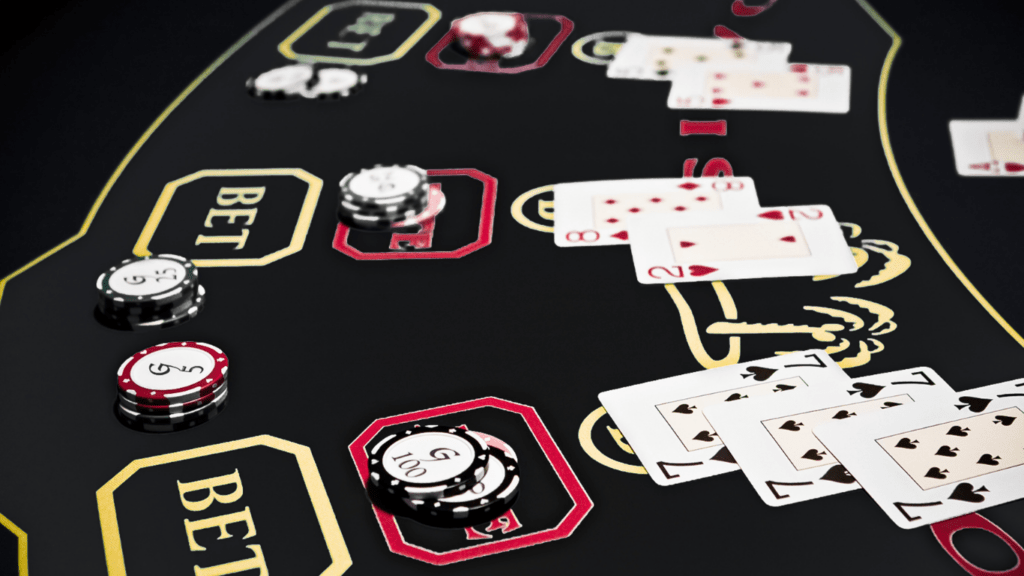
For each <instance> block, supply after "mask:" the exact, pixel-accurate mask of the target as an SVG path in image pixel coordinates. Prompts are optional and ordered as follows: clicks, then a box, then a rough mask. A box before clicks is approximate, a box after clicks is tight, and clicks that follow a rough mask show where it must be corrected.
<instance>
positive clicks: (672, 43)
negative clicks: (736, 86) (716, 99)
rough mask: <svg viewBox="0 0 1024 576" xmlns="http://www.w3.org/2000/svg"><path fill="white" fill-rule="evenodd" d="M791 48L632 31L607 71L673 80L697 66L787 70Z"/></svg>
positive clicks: (779, 44) (630, 76) (615, 75)
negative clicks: (649, 34) (677, 75)
mask: <svg viewBox="0 0 1024 576" xmlns="http://www.w3.org/2000/svg"><path fill="white" fill-rule="evenodd" d="M792 50H793V46H792V45H791V44H789V43H787V42H755V41H752V40H745V39H741V38H737V39H729V40H724V39H721V38H693V37H685V36H647V35H644V34H636V33H631V34H628V35H627V36H626V42H625V43H624V44H623V45H622V47H621V48H619V50H618V52H616V54H615V59H614V60H612V62H611V63H610V64H609V65H608V70H607V73H608V77H609V78H627V79H633V80H671V79H672V77H673V76H674V75H675V74H678V73H680V72H681V71H683V70H687V69H689V68H691V67H694V66H711V65H713V66H715V67H716V68H719V69H726V70H732V69H736V68H743V69H771V70H784V69H785V66H786V61H787V60H789V53H790V52H791V51H792Z"/></svg>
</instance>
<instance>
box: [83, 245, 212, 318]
mask: <svg viewBox="0 0 1024 576" xmlns="http://www.w3.org/2000/svg"><path fill="white" fill-rule="evenodd" d="M198 280H199V270H197V269H196V267H195V266H194V265H193V264H192V261H191V260H189V259H188V258H184V257H182V256H176V255H174V254H160V255H158V256H135V257H132V258H128V259H125V260H122V261H121V263H120V264H118V265H117V266H111V267H110V268H109V269H108V270H107V271H106V272H104V273H102V274H100V275H99V277H98V278H97V279H96V291H97V292H98V293H99V298H100V303H101V304H104V305H106V306H119V307H127V306H130V305H134V306H139V307H159V306H164V305H167V304H169V303H173V302H176V301H178V300H179V299H182V298H185V297H190V296H191V295H192V294H194V292H195V290H196V289H197V286H198Z"/></svg>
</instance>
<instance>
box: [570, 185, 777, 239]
mask: <svg viewBox="0 0 1024 576" xmlns="http://www.w3.org/2000/svg"><path fill="white" fill-rule="evenodd" d="M554 192H555V244H556V245H557V246H561V247H563V248H565V247H573V246H610V245H616V244H628V243H629V235H628V232H627V231H626V219H627V218H629V217H630V216H635V215H640V214H684V213H687V214H688V213H691V212H700V211H721V210H737V209H751V210H752V209H755V208H757V207H758V206H759V204H758V201H757V190H756V189H755V188H754V181H753V180H752V179H750V178H733V177H728V178H647V179H641V180H602V181H596V182H571V183H567V184H556V185H555V190H554Z"/></svg>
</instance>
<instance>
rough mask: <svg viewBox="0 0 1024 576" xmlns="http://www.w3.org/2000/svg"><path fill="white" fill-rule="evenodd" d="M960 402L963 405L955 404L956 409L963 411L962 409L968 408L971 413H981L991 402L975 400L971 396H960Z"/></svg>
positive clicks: (982, 399)
mask: <svg viewBox="0 0 1024 576" xmlns="http://www.w3.org/2000/svg"><path fill="white" fill-rule="evenodd" d="M960 401H961V402H963V404H957V405H956V409H957V410H963V409H964V408H969V409H970V410H971V412H981V411H982V410H984V409H985V408H988V404H989V402H991V400H987V399H985V398H975V397H973V396H961V397H960Z"/></svg>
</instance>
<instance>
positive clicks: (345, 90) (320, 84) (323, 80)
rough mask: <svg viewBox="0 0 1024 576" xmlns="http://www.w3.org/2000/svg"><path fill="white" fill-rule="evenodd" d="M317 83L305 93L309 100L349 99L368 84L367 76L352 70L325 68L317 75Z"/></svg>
mask: <svg viewBox="0 0 1024 576" xmlns="http://www.w3.org/2000/svg"><path fill="white" fill-rule="evenodd" d="M316 78H317V82H316V84H315V85H314V86H313V87H312V88H310V89H309V90H307V91H305V92H304V93H303V96H305V97H307V98H347V97H349V96H351V95H352V94H354V93H355V92H356V90H357V89H358V88H361V87H362V86H363V85H365V84H366V81H367V77H366V74H360V73H358V72H356V71H355V70H352V69H350V68H324V69H322V70H320V71H318V72H317V73H316Z"/></svg>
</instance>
